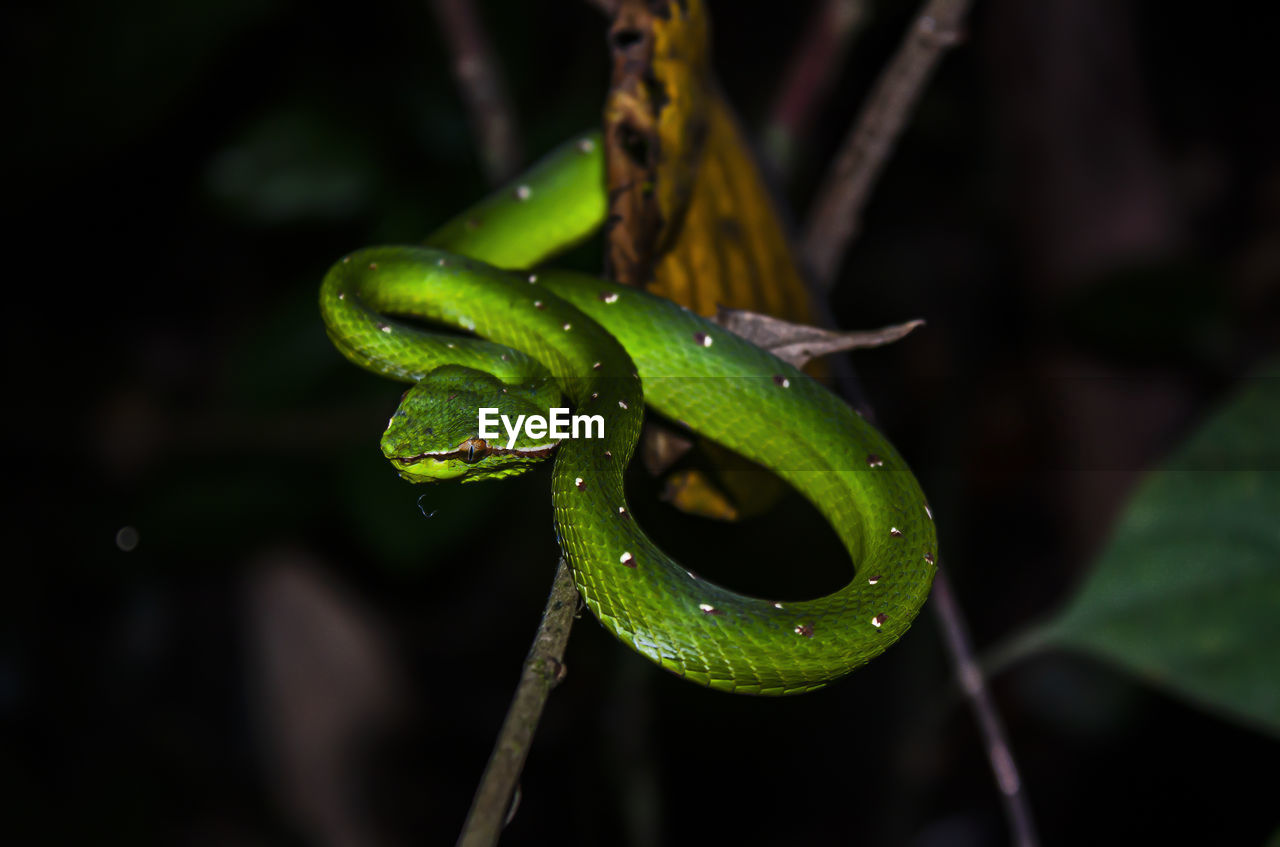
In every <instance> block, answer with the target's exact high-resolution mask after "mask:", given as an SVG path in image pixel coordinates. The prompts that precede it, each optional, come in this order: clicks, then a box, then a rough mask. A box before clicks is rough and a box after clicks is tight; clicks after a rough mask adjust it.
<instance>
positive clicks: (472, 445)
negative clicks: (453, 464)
mask: <svg viewBox="0 0 1280 847" xmlns="http://www.w3.org/2000/svg"><path fill="white" fill-rule="evenodd" d="M488 452H489V444H488V442H487V441H485V440H484V439H483V438H472V439H469V440H468V441H467V455H466V457H465V458H463V460H462V461H464V462H466V463H467V464H468V465H470V464H473V463H474V462H477V461H479V460H480V459H483V458H484V457H485V455H486V454H487V453H488Z"/></svg>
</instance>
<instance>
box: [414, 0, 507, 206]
mask: <svg viewBox="0 0 1280 847" xmlns="http://www.w3.org/2000/svg"><path fill="white" fill-rule="evenodd" d="M431 8H432V10H433V11H434V12H435V15H436V21H437V22H438V23H439V24H440V28H441V30H443V40H444V42H445V46H446V47H447V48H448V49H449V53H450V55H451V56H452V57H453V74H454V76H455V77H456V78H457V80H458V91H459V92H460V93H461V95H462V100H463V102H464V103H465V104H466V107H467V112H468V113H469V114H470V117H471V128H472V132H473V133H474V134H475V137H476V141H477V143H478V144H479V145H480V160H481V164H482V166H483V168H484V175H485V178H486V179H487V180H488V181H489V183H490V184H491V185H498V184H500V183H503V182H506V181H507V180H508V179H510V178H511V177H513V176H515V175H516V171H517V170H518V169H519V168H520V164H521V161H522V160H523V158H524V154H523V153H522V152H521V149H520V148H521V144H520V133H519V130H518V129H517V127H516V118H515V112H514V111H513V110H512V108H511V98H510V96H508V94H507V86H506V84H505V83H504V82H503V80H502V72H501V69H500V68H499V65H498V59H497V57H496V56H495V55H494V52H493V47H492V46H491V45H490V43H489V36H488V34H487V33H486V32H485V30H484V26H483V25H482V24H481V23H480V19H479V17H478V16H477V15H476V10H475V3H474V2H473V0H431Z"/></svg>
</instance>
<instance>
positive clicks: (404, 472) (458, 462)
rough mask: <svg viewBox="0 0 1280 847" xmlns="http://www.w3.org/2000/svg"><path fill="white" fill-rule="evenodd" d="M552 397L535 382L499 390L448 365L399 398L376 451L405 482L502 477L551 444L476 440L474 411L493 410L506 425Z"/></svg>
mask: <svg viewBox="0 0 1280 847" xmlns="http://www.w3.org/2000/svg"><path fill="white" fill-rule="evenodd" d="M558 399H559V392H558V390H557V389H556V388H555V387H554V384H553V383H551V382H550V381H549V380H546V379H536V380H533V381H532V382H530V383H528V384H521V385H507V384H506V383H504V382H502V381H501V380H499V379H497V378H496V377H494V376H491V375H489V374H486V373H482V372H480V371H476V370H472V369H470V368H464V367H460V366H456V365H448V366H445V367H441V368H437V369H436V370H434V371H432V372H431V373H429V374H427V375H426V377H424V378H423V379H422V381H420V382H419V383H418V384H416V385H414V386H413V387H412V388H410V389H409V390H408V391H406V392H405V394H404V396H403V397H402V398H401V399H400V407H399V408H398V409H396V412H395V414H394V415H392V416H391V420H390V421H388V423H387V430H386V432H384V433H383V435H382V453H383V455H384V456H386V457H387V458H388V459H389V460H390V461H391V464H392V466H394V467H395V469H396V470H397V471H398V472H399V474H400V476H401V477H403V478H404V479H407V480H408V481H409V482H441V481H444V480H458V481H460V482H478V481H480V480H484V479H502V478H504V477H510V476H516V475H518V474H521V473H524V472H525V471H527V470H529V469H530V468H531V467H533V465H535V464H536V463H537V462H539V461H541V460H542V459H545V458H546V457H548V456H550V455H551V453H552V452H553V451H554V449H555V445H556V442H554V441H549V440H546V439H542V440H538V441H531V440H529V439H528V438H526V437H524V436H523V435H520V436H518V437H517V438H516V440H515V441H514V443H509V439H508V437H507V435H506V434H505V433H500V435H499V437H498V438H491V439H484V438H481V437H480V435H479V433H478V431H477V427H478V422H479V410H480V409H481V408H486V407H488V408H497V409H499V410H500V412H501V414H506V415H509V416H510V417H511V418H512V419H514V418H515V417H517V416H518V415H525V414H530V413H537V414H546V410H547V408H548V405H544V404H554V403H555V402H556V401H557V400H558Z"/></svg>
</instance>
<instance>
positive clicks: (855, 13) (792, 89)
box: [763, 0, 867, 174]
mask: <svg viewBox="0 0 1280 847" xmlns="http://www.w3.org/2000/svg"><path fill="white" fill-rule="evenodd" d="M866 19H867V0H823V2H822V3H820V4H819V5H818V7H817V8H816V9H814V11H813V13H812V14H811V15H810V17H809V23H808V24H807V26H806V27H805V32H804V34H803V35H802V36H801V37H800V39H799V41H798V42H797V43H796V46H795V48H794V52H793V53H792V55H791V59H790V61H789V62H788V63H787V70H786V71H785V72H784V73H783V77H782V84H781V85H780V86H779V87H778V94H777V96H776V97H775V98H774V101H773V106H772V107H771V108H770V110H769V122H768V124H766V125H765V129H764V145H763V147H764V152H765V154H766V156H767V159H768V164H769V166H770V167H771V168H772V169H773V170H775V171H776V172H778V173H779V174H785V173H786V172H787V171H789V170H791V166H792V163H793V162H794V160H795V155H796V147H797V145H798V144H799V142H800V139H801V138H803V137H804V134H805V131H806V130H807V129H808V127H809V124H810V123H811V122H812V121H813V116H814V114H815V113H816V112H817V111H818V109H819V108H820V107H821V105H822V101H823V98H824V97H825V95H826V93H827V92H828V91H829V90H830V88H831V85H832V83H833V82H835V80H836V77H837V76H838V74H839V71H840V65H841V64H842V63H843V61H844V57H845V54H846V53H848V51H849V45H850V44H851V43H852V42H853V36H854V35H855V34H857V32H858V30H859V29H861V28H862V24H863V22H864V21H865V20H866Z"/></svg>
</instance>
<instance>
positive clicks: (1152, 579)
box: [1007, 361, 1280, 735]
mask: <svg viewBox="0 0 1280 847" xmlns="http://www.w3.org/2000/svg"><path fill="white" fill-rule="evenodd" d="M1044 646H1058V647H1066V648H1071V649H1077V650H1081V651H1085V652H1088V653H1092V654H1095V655H1097V656H1100V657H1102V658H1104V659H1106V660H1108V661H1111V662H1113V663H1115V664H1117V665H1119V666H1120V667H1122V668H1124V669H1126V670H1128V671H1130V672H1132V673H1134V674H1135V675H1137V676H1139V677H1141V678H1142V679H1144V680H1147V681H1149V682H1150V683H1152V684H1153V685H1156V686H1159V687H1161V688H1164V689H1166V690H1168V691H1169V692H1171V693H1173V694H1175V695H1177V696H1180V697H1184V698H1186V699H1187V700H1190V701H1192V702H1193V703H1196V704H1198V705H1200V706H1202V707H1204V708H1207V709H1209V710H1211V711H1214V712H1217V713H1219V714H1221V715H1223V716H1225V717H1229V718H1232V719H1234V720H1238V721H1241V722H1243V723H1245V724H1248V725H1250V726H1253V727H1255V728H1257V729H1260V730H1262V731H1263V732H1267V733H1270V734H1273V735H1280V361H1273V362H1271V363H1270V364H1268V365H1267V366H1266V367H1264V368H1263V369H1262V370H1261V371H1260V372H1259V373H1258V374H1257V375H1256V376H1254V377H1252V378H1250V379H1249V380H1247V381H1246V383H1245V385H1244V387H1243V388H1242V390H1241V391H1240V392H1239V393H1238V394H1237V395H1236V396H1235V397H1234V398H1233V399H1232V400H1231V401H1230V402H1229V403H1228V404H1227V405H1226V407H1225V408H1223V409H1221V410H1220V411H1219V412H1218V413H1217V414H1216V415H1215V416H1214V417H1212V418H1211V419H1210V420H1209V421H1208V422H1207V423H1205V424H1204V425H1203V426H1202V427H1201V429H1200V430H1199V431H1198V432H1196V433H1195V434H1194V435H1193V436H1192V437H1191V438H1190V440H1188V441H1187V442H1186V443H1185V444H1184V445H1182V447H1181V448H1180V449H1178V450H1177V451H1175V452H1174V454H1173V455H1171V456H1170V457H1169V458H1168V459H1167V460H1166V462H1165V463H1164V464H1163V466H1162V467H1161V468H1160V469H1158V470H1155V471H1152V472H1151V473H1150V474H1149V475H1148V476H1147V478H1146V479H1145V480H1144V481H1143V482H1142V484H1141V485H1140V487H1139V488H1138V491H1137V493H1136V494H1135V495H1134V497H1133V499H1132V501H1131V502H1130V503H1129V506H1128V508H1127V510H1126V511H1125V513H1124V514H1123V516H1122V518H1121V520H1120V522H1119V524H1118V525H1117V526H1116V528H1115V531H1114V534H1113V537H1112V538H1111V541H1110V543H1109V545H1108V546H1107V547H1106V549H1105V550H1104V551H1103V553H1102V555H1101V557H1100V558H1099V560H1098V562H1097V564H1096V566H1095V567H1094V569H1093V571H1092V573H1090V575H1089V576H1088V577H1087V578H1086V580H1085V582H1084V584H1083V585H1082V586H1081V587H1080V589H1079V591H1078V592H1077V593H1076V595H1075V596H1074V597H1073V598H1072V599H1071V600H1070V602H1068V603H1067V605H1066V607H1065V608H1064V609H1063V610H1062V611H1061V612H1060V613H1059V614H1058V615H1057V616H1056V617H1055V618H1053V619H1051V620H1050V621H1049V622H1048V623H1047V624H1045V625H1044V626H1042V627H1041V628H1039V629H1036V630H1033V631H1031V632H1030V633H1028V634H1026V635H1025V636H1024V637H1023V638H1021V639H1019V642H1018V643H1017V644H1015V645H1014V648H1013V649H1012V650H1011V651H1009V653H1008V654H1007V655H1015V654H1021V653H1023V652H1025V651H1027V650H1029V649H1033V648H1037V647H1044Z"/></svg>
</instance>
